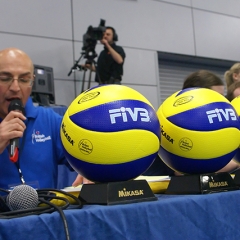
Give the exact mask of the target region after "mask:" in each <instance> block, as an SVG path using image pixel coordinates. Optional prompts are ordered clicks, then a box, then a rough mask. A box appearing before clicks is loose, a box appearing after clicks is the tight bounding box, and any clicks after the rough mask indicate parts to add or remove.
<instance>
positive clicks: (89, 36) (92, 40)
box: [82, 19, 106, 59]
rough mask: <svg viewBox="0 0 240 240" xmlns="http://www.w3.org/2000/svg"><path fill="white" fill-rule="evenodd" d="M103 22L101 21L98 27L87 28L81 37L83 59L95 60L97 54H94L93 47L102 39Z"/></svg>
mask: <svg viewBox="0 0 240 240" xmlns="http://www.w3.org/2000/svg"><path fill="white" fill-rule="evenodd" d="M105 30H106V28H105V20H103V19H101V20H100V23H99V26H98V27H92V26H89V27H88V29H87V32H86V33H85V34H84V35H83V47H82V50H83V51H85V58H87V59H89V58H92V59H93V58H95V57H96V56H97V54H96V53H95V47H96V44H97V41H98V40H101V39H102V38H103V33H104V32H105Z"/></svg>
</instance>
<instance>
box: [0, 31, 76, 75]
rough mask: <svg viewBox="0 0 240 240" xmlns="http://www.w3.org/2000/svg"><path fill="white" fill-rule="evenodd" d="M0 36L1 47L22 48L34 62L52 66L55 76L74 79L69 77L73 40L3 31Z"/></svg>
mask: <svg viewBox="0 0 240 240" xmlns="http://www.w3.org/2000/svg"><path fill="white" fill-rule="evenodd" d="M0 38H1V42H0V49H3V48H7V47H17V48H20V49H22V50H23V51H25V52H26V53H27V54H28V55H30V57H31V58H32V60H33V63H34V64H37V65H43V66H48V67H52V68H53V70H54V77H55V78H60V79H71V78H72V79H73V77H71V78H69V77H67V74H68V71H69V70H70V68H71V66H72V59H73V53H72V42H71V41H64V40H55V39H47V38H39V37H27V36H21V35H13V34H1V33H0Z"/></svg>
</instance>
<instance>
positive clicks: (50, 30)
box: [0, 0, 72, 39]
mask: <svg viewBox="0 0 240 240" xmlns="http://www.w3.org/2000/svg"><path fill="white" fill-rule="evenodd" d="M0 3H1V14H0V31H4V32H10V33H12V32H14V33H19V34H29V35H36V36H45V37H54V38H64V39H71V38H72V22H71V2H70V1H58V0H51V1H49V0H41V1H38V0H21V1H4V0H1V1H0Z"/></svg>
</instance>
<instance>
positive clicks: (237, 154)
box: [231, 96, 240, 164]
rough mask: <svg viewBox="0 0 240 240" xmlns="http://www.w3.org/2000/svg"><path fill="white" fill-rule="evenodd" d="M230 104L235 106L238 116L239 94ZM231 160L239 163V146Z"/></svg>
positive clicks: (239, 108) (239, 114) (239, 110)
mask: <svg viewBox="0 0 240 240" xmlns="http://www.w3.org/2000/svg"><path fill="white" fill-rule="evenodd" d="M231 104H232V105H233V107H234V108H235V110H236V112H237V115H238V116H240V96H237V97H236V98H234V99H233V100H232V101H231ZM233 160H234V161H235V162H237V163H239V164H240V148H238V150H237V152H236V155H235V156H234V158H233Z"/></svg>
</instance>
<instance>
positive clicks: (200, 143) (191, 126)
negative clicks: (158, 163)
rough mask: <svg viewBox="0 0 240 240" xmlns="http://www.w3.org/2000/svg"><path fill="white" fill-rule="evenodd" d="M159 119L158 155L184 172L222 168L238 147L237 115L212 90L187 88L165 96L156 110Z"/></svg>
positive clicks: (171, 166)
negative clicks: (159, 145)
mask: <svg viewBox="0 0 240 240" xmlns="http://www.w3.org/2000/svg"><path fill="white" fill-rule="evenodd" d="M157 115H158V118H159V120H160V123H161V138H160V142H161V147H160V149H159V156H160V157H161V159H162V160H163V161H164V162H165V163H166V164H167V165H168V166H169V167H170V168H172V169H173V170H175V171H177V172H181V173H184V174H203V173H212V172H216V171H218V170H220V169H221V168H223V167H224V166H225V165H226V164H227V163H229V162H230V160H231V159H232V158H233V156H234V155H235V154H236V151H237V149H238V147H239V144H240V141H239V126H240V124H239V118H238V116H237V113H236V111H235V109H234V107H233V106H232V105H231V103H230V102H229V101H228V100H227V99H226V98H225V97H224V96H222V95H221V94H219V93H217V92H216V91H213V90H210V89H205V88H188V89H184V90H181V91H178V92H176V93H174V94H173V95H171V96H170V97H168V98H167V99H166V100H165V101H164V102H163V104H162V105H161V106H160V107H159V109H158V110H157Z"/></svg>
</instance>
